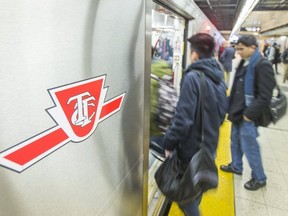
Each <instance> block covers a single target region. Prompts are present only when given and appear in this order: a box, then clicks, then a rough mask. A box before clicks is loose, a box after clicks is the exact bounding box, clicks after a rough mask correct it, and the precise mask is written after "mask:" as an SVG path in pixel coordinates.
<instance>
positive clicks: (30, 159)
mask: <svg viewBox="0 0 288 216" xmlns="http://www.w3.org/2000/svg"><path fill="white" fill-rule="evenodd" d="M105 77H106V76H105V75H103V76H100V77H96V78H91V79H88V80H84V81H80V82H77V83H72V84H69V85H65V86H61V87H57V88H53V89H49V93H50V95H51V97H52V99H53V101H54V103H55V106H54V107H52V108H49V109H47V112H48V113H49V114H50V115H51V117H52V118H53V119H54V121H55V122H56V123H57V124H58V125H56V126H55V127H53V128H50V129H48V130H46V131H44V132H42V133H40V134H38V135H36V136H34V137H32V138H30V139H28V140H26V141H24V142H22V143H19V144H17V145H15V146H13V147H12V148H9V149H7V150H5V151H3V152H1V153H0V165H2V166H4V167H7V168H9V169H12V170H15V171H17V172H22V171H23V170H25V169H27V168H28V167H30V166H31V165H33V164H34V163H36V162H38V161H39V160H40V159H42V158H43V157H45V156H47V155H48V154H50V153H52V152H54V151H55V150H57V149H58V148H60V147H61V146H63V145H65V144H66V143H68V142H69V141H72V142H81V141H83V140H85V139H87V138H88V137H89V136H90V135H91V134H92V133H93V132H94V131H95V129H96V127H97V125H98V124H99V123H100V122H101V121H103V120H105V119H106V118H108V117H109V116H111V115H113V114H114V113H116V112H118V111H119V110H120V109H121V106H122V102H123V98H124V96H125V93H123V94H121V95H118V96H116V97H114V98H112V99H110V100H107V101H105V97H106V94H107V90H108V87H104V83H105Z"/></svg>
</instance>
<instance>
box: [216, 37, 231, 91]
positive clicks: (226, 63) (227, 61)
mask: <svg viewBox="0 0 288 216" xmlns="http://www.w3.org/2000/svg"><path fill="white" fill-rule="evenodd" d="M234 56H235V49H234V47H232V46H230V44H229V43H228V42H227V47H226V48H225V49H224V51H223V52H222V54H221V56H220V59H219V61H220V62H221V64H222V65H223V67H224V69H225V72H226V78H225V82H226V85H227V86H229V81H230V73H231V71H232V60H233V59H234Z"/></svg>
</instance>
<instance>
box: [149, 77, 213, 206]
mask: <svg viewBox="0 0 288 216" xmlns="http://www.w3.org/2000/svg"><path fill="white" fill-rule="evenodd" d="M200 76H201V89H202V96H201V120H202V126H201V135H202V140H201V144H200V149H199V151H198V152H197V153H196V154H195V155H194V156H193V157H192V159H191V161H190V162H189V164H188V166H187V165H186V166H185V165H183V163H182V162H181V160H180V159H179V157H178V154H177V151H173V152H171V154H170V155H169V157H167V158H166V159H165V161H164V162H163V163H162V164H161V165H160V167H159V168H158V170H157V171H156V173H155V175H154V177H155V180H156V183H157V185H158V188H159V189H160V191H161V192H162V193H163V194H164V195H165V197H166V198H168V199H169V200H170V201H175V202H178V203H179V204H184V203H187V202H191V201H193V200H194V199H196V198H197V197H198V196H199V195H200V194H202V193H204V192H205V191H207V190H209V189H212V188H216V187H217V186H218V170H217V167H216V164H215V161H214V158H213V156H212V155H211V154H210V152H209V151H208V150H207V149H206V148H205V146H204V102H205V101H204V96H205V79H204V74H203V73H202V72H201V73H200Z"/></svg>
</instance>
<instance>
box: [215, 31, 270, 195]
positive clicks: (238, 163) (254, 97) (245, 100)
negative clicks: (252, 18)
mask: <svg viewBox="0 0 288 216" xmlns="http://www.w3.org/2000/svg"><path fill="white" fill-rule="evenodd" d="M237 52H238V53H239V55H240V56H241V57H242V60H241V62H240V64H239V66H238V68H237V70H236V74H235V78H234V83H233V86H232V89H231V95H230V99H229V105H228V119H229V120H230V121H231V122H232V132H231V155H232V162H231V163H230V164H228V165H222V166H220V169H221V170H223V171H224V172H230V173H235V174H238V175H241V174H242V171H243V162H242V158H243V155H245V156H246V158H247V160H248V163H249V166H250V167H251V169H252V173H251V180H249V181H248V182H246V183H245V185H244V187H245V188H246V189H247V190H257V189H259V188H261V187H264V186H265V185H266V179H267V177H266V175H265V172H264V168H263V165H262V160H261V154H260V149H259V148H260V147H259V143H258V142H257V137H258V131H257V120H259V118H260V116H261V115H262V113H263V111H264V110H265V109H266V108H267V107H268V106H269V103H270V100H271V97H272V92H273V89H274V87H275V77H274V72H273V68H272V65H271V64H270V62H268V61H267V60H265V59H263V60H262V55H261V53H260V52H259V50H258V48H257V41H256V38H255V37H254V36H252V35H244V36H242V37H240V38H239V40H238V42H237ZM256 73H257V74H258V76H257V77H258V79H257V80H255V79H254V78H255V77H254V74H256Z"/></svg>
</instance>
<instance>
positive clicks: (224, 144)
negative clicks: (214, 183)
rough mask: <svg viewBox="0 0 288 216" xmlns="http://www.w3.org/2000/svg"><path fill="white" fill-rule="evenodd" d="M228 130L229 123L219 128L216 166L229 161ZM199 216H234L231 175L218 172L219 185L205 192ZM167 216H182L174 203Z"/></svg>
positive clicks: (226, 122)
mask: <svg viewBox="0 0 288 216" xmlns="http://www.w3.org/2000/svg"><path fill="white" fill-rule="evenodd" d="M230 128H231V123H230V122H229V121H226V120H225V122H224V123H223V125H222V127H221V128H220V137H219V145H218V149H217V157H216V164H217V167H218V168H219V166H220V165H221V164H227V163H229V162H230V160H231V156H230V155H231V154H230ZM200 211H201V216H234V215H235V209H234V182H233V175H232V174H231V173H224V172H222V171H220V170H219V185H218V188H217V189H215V190H210V191H208V192H206V193H205V194H204V196H203V199H202V202H201V205H200ZM169 216H184V214H183V213H182V211H181V210H180V209H179V208H178V206H177V204H176V203H173V204H172V206H171V209H170V211H169Z"/></svg>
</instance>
